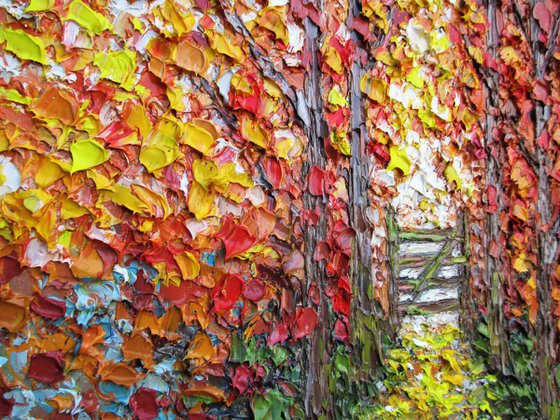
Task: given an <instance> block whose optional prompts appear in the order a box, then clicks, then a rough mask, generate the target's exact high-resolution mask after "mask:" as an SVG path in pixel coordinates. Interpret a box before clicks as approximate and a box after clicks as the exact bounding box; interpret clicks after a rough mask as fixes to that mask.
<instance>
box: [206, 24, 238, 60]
mask: <svg viewBox="0 0 560 420" xmlns="http://www.w3.org/2000/svg"><path fill="white" fill-rule="evenodd" d="M208 38H210V46H211V47H212V48H213V49H214V50H216V51H218V52H219V53H221V54H224V55H227V56H228V57H231V58H234V59H236V60H237V61H240V60H241V59H242V58H243V52H242V51H241V48H239V47H238V46H237V45H233V44H232V43H231V42H229V41H228V39H227V38H226V37H225V36H224V35H222V34H221V33H219V32H216V31H208ZM232 39H234V38H233V37H232Z"/></svg>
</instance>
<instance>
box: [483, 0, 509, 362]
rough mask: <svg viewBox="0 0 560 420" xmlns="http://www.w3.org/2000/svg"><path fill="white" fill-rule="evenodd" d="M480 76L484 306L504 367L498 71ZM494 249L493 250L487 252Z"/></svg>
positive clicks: (492, 47) (491, 7) (490, 36)
mask: <svg viewBox="0 0 560 420" xmlns="http://www.w3.org/2000/svg"><path fill="white" fill-rule="evenodd" d="M486 10H487V13H488V21H489V23H490V27H489V29H488V32H487V34H486V40H487V46H488V52H489V54H490V55H491V56H492V57H493V58H498V57H497V47H498V41H499V33H498V27H497V16H496V11H497V2H496V1H495V0H488V1H487V3H486ZM487 72H488V73H487V74H486V77H485V79H484V90H485V98H486V104H485V108H486V109H485V111H486V112H485V120H484V130H485V141H486V153H487V160H486V185H487V186H488V187H493V188H495V189H496V202H497V209H494V211H492V212H491V213H489V214H488V217H487V219H486V235H485V237H484V249H485V252H486V272H485V274H484V276H485V283H486V288H487V290H488V297H487V299H486V300H487V302H486V304H487V307H488V334H489V338H490V352H491V354H490V355H491V365H492V368H494V369H498V370H501V371H502V372H503V371H505V369H506V360H507V346H506V343H505V331H504V320H503V316H502V313H503V312H502V304H503V299H502V293H503V288H502V279H503V277H502V276H503V272H504V271H503V268H504V267H503V265H502V260H501V258H502V256H503V255H504V253H505V249H504V248H503V244H502V240H501V236H502V233H501V226H500V218H499V215H500V213H501V212H502V211H504V210H505V205H504V200H503V194H504V192H503V188H502V186H503V177H502V170H501V168H500V165H501V162H503V160H501V159H500V156H502V155H503V146H502V144H501V139H499V138H496V134H497V126H498V117H497V115H498V112H499V111H498V110H499V106H500V104H499V97H498V87H499V75H498V74H497V73H496V72H495V71H493V70H492V69H487ZM491 250H495V251H497V252H491Z"/></svg>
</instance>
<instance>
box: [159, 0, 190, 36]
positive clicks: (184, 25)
mask: <svg viewBox="0 0 560 420" xmlns="http://www.w3.org/2000/svg"><path fill="white" fill-rule="evenodd" d="M161 14H162V15H163V17H164V18H165V19H167V20H168V21H169V22H171V25H172V26H173V28H174V29H175V31H176V32H177V35H179V36H181V35H184V34H187V33H189V32H190V31H191V30H192V28H193V27H194V25H195V23H196V22H195V18H194V16H193V15H192V14H190V13H188V14H186V13H181V12H180V11H179V9H178V8H177V7H176V6H175V4H174V2H172V1H169V0H167V1H166V2H165V4H164V5H163V7H162V9H161Z"/></svg>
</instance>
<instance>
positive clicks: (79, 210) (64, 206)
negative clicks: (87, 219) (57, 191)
mask: <svg viewBox="0 0 560 420" xmlns="http://www.w3.org/2000/svg"><path fill="white" fill-rule="evenodd" d="M60 202H61V207H60V215H61V216H62V218H63V219H65V220H67V219H75V218H77V217H80V216H83V215H84V214H89V210H88V209H86V208H84V207H82V206H80V205H79V204H77V203H76V202H75V201H73V200H71V199H69V198H63V199H62V200H60Z"/></svg>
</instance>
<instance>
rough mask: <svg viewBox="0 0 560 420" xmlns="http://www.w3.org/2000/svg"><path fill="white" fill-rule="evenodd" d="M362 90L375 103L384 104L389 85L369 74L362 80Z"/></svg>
mask: <svg viewBox="0 0 560 420" xmlns="http://www.w3.org/2000/svg"><path fill="white" fill-rule="evenodd" d="M360 89H361V91H362V92H363V93H365V94H366V95H367V96H368V98H370V99H371V100H373V101H376V102H379V103H383V102H384V101H385V100H386V99H387V85H386V84H385V82H384V81H383V80H381V79H376V78H375V77H371V76H370V75H368V74H364V76H363V77H362V79H361V80H360Z"/></svg>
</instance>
